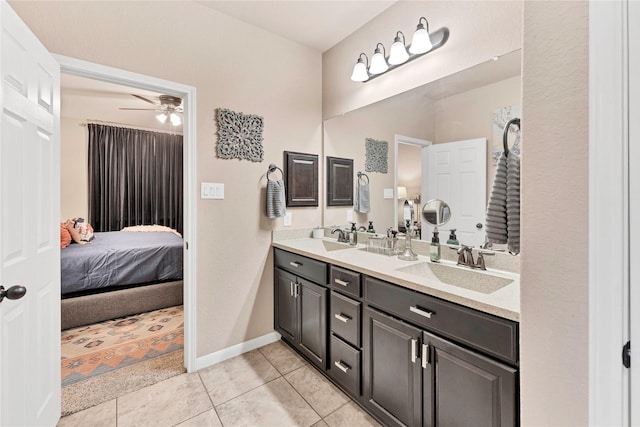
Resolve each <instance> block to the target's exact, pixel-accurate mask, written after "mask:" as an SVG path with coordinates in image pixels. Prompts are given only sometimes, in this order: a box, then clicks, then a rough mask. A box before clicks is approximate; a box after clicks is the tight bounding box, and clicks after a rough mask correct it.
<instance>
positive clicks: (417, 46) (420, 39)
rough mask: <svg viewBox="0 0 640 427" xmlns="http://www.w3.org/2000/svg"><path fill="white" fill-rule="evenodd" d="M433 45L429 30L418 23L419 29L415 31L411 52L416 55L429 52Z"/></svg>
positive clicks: (410, 47)
mask: <svg viewBox="0 0 640 427" xmlns="http://www.w3.org/2000/svg"><path fill="white" fill-rule="evenodd" d="M432 47H433V45H432V44H431V38H430V37H429V31H427V30H426V29H425V28H424V27H423V26H422V24H420V25H418V29H417V30H416V32H415V33H413V40H412V41H411V46H409V52H410V53H412V54H414V55H416V54H419V53H425V52H429V51H430V50H431V48H432Z"/></svg>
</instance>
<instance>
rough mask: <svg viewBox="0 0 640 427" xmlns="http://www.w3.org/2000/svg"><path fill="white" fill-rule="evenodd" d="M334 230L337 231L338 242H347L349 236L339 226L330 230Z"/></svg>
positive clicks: (333, 231)
mask: <svg viewBox="0 0 640 427" xmlns="http://www.w3.org/2000/svg"><path fill="white" fill-rule="evenodd" d="M336 231H337V232H338V242H340V243H349V237H347V234H346V233H345V232H344V230H342V229H340V228H334V229H333V230H331V234H334V233H335V232H336Z"/></svg>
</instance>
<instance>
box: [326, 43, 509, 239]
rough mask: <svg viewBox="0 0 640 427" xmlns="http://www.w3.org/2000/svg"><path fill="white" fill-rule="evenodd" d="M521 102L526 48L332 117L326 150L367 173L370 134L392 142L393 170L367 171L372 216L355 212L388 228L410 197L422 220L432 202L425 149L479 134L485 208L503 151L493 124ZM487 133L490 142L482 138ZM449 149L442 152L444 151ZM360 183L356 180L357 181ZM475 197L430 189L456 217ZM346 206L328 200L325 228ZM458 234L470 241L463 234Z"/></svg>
mask: <svg viewBox="0 0 640 427" xmlns="http://www.w3.org/2000/svg"><path fill="white" fill-rule="evenodd" d="M391 77H392V76H391V75H390V76H389V78H391ZM520 105H521V52H520V50H517V51H514V52H511V53H509V54H506V55H503V56H501V57H499V58H495V59H492V60H489V61H487V62H485V63H481V64H479V65H476V66H474V67H472V68H469V69H467V70H463V71H461V72H458V73H456V74H453V75H450V76H447V77H445V78H443V79H441V80H438V81H435V82H432V83H429V84H426V85H424V86H421V87H418V88H416V89H413V90H410V91H408V92H405V93H402V94H398V95H396V96H393V97H391V98H387V99H385V100H382V101H380V102H377V103H375V104H371V105H368V106H366V107H362V108H359V109H357V110H354V111H351V112H349V113H346V114H344V115H341V116H338V117H333V118H330V119H328V120H326V121H325V122H324V155H325V156H333V157H343V158H349V159H353V168H354V173H357V172H358V171H362V172H365V139H366V138H373V139H376V140H382V141H387V142H388V146H389V150H388V156H389V158H388V165H389V168H388V171H387V173H386V174H385V173H379V172H366V173H367V175H368V177H369V189H370V205H371V211H370V212H369V213H366V214H362V213H358V212H353V220H354V221H356V222H357V223H358V225H364V224H367V222H368V221H373V222H374V225H375V228H376V230H377V231H378V232H384V231H385V230H386V229H387V228H388V227H393V228H394V229H397V228H398V227H399V226H402V224H403V205H404V200H406V199H410V200H412V201H413V205H414V206H415V207H416V215H415V216H414V217H415V218H420V215H418V210H419V209H420V210H421V209H422V204H423V203H424V201H426V200H425V199H424V197H425V194H426V188H425V187H426V186H427V185H429V183H427V179H426V176H425V175H426V171H427V169H426V167H427V165H426V159H425V150H426V148H425V147H428V146H430V145H431V146H436V145H438V144H444V143H450V142H457V141H468V140H480V142H478V143H479V144H485V145H486V154H483V156H484V157H485V162H484V163H483V166H485V168H484V170H482V176H480V178H479V181H481V182H480V183H476V184H477V185H481V186H483V187H484V188H485V191H484V192H481V193H482V195H481V196H480V197H481V199H482V200H480V203H484V206H486V199H487V197H488V195H489V191H490V187H491V184H492V182H493V175H494V172H495V166H494V164H493V156H494V155H495V154H494V153H495V152H497V151H498V150H500V151H501V150H502V148H501V147H502V132H501V129H499V130H498V133H499V135H496V128H497V127H498V126H497V124H494V122H496V121H500V120H504V118H502V117H500V116H501V115H504V114H505V113H507V114H513V115H519V112H520ZM509 118H510V117H509ZM507 120H508V119H507ZM483 139H484V140H486V142H482V140H483ZM440 147H444V146H440ZM433 148H436V147H433ZM445 151H446V150H445ZM483 153H485V152H484V151H483ZM445 155H446V154H441V157H442V158H444V157H443V156H445ZM431 171H432V172H433V169H431ZM354 184H355V185H357V180H355V179H354ZM398 190H399V191H398ZM432 190H433V189H432ZM435 191H436V193H437V190H435ZM354 192H355V188H354ZM398 192H400V193H401V194H400V197H398ZM468 193H470V196H471V198H473V196H474V195H475V193H476V191H471V190H469V191H468ZM478 193H480V192H479V191H478ZM405 194H406V196H405ZM470 196H464V197H462V199H461V200H446V197H440V195H439V194H433V191H432V194H431V195H430V196H429V198H440V199H443V200H445V201H447V203H449V204H450V205H451V212H452V215H456V212H461V211H464V210H465V209H466V206H464V204H465V203H467V201H468V200H469V199H470ZM456 203H457V204H458V206H456ZM461 204H462V205H461ZM347 210H351V208H348V207H344V206H343V207H330V206H325V207H324V218H323V219H324V224H325V226H332V225H339V226H343V225H345V224H347V222H348V221H347V217H348V215H351V214H349V213H348V212H347ZM482 222H484V221H482ZM429 234H430V232H429V230H428V229H423V230H422V237H423V238H430V235H429ZM441 235H442V234H441ZM460 240H461V242H462V243H467V242H465V241H464V240H465V239H464V237H462V238H461V239H460Z"/></svg>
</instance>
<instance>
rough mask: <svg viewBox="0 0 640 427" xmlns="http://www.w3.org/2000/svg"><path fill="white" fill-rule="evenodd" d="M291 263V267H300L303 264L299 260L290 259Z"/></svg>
mask: <svg viewBox="0 0 640 427" xmlns="http://www.w3.org/2000/svg"><path fill="white" fill-rule="evenodd" d="M289 265H290V266H291V267H296V268H298V267H300V266H301V265H302V264H300V263H299V262H295V261H289Z"/></svg>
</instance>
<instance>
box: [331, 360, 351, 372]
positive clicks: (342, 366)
mask: <svg viewBox="0 0 640 427" xmlns="http://www.w3.org/2000/svg"><path fill="white" fill-rule="evenodd" d="M333 364H334V365H336V368H338V369H340V370H341V371H342V372H344V373H345V374H346V373H347V371H348V370H349V369H351V366H348V365H346V364H344V363H342V361H341V360H336V361H335V362H334V363H333Z"/></svg>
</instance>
